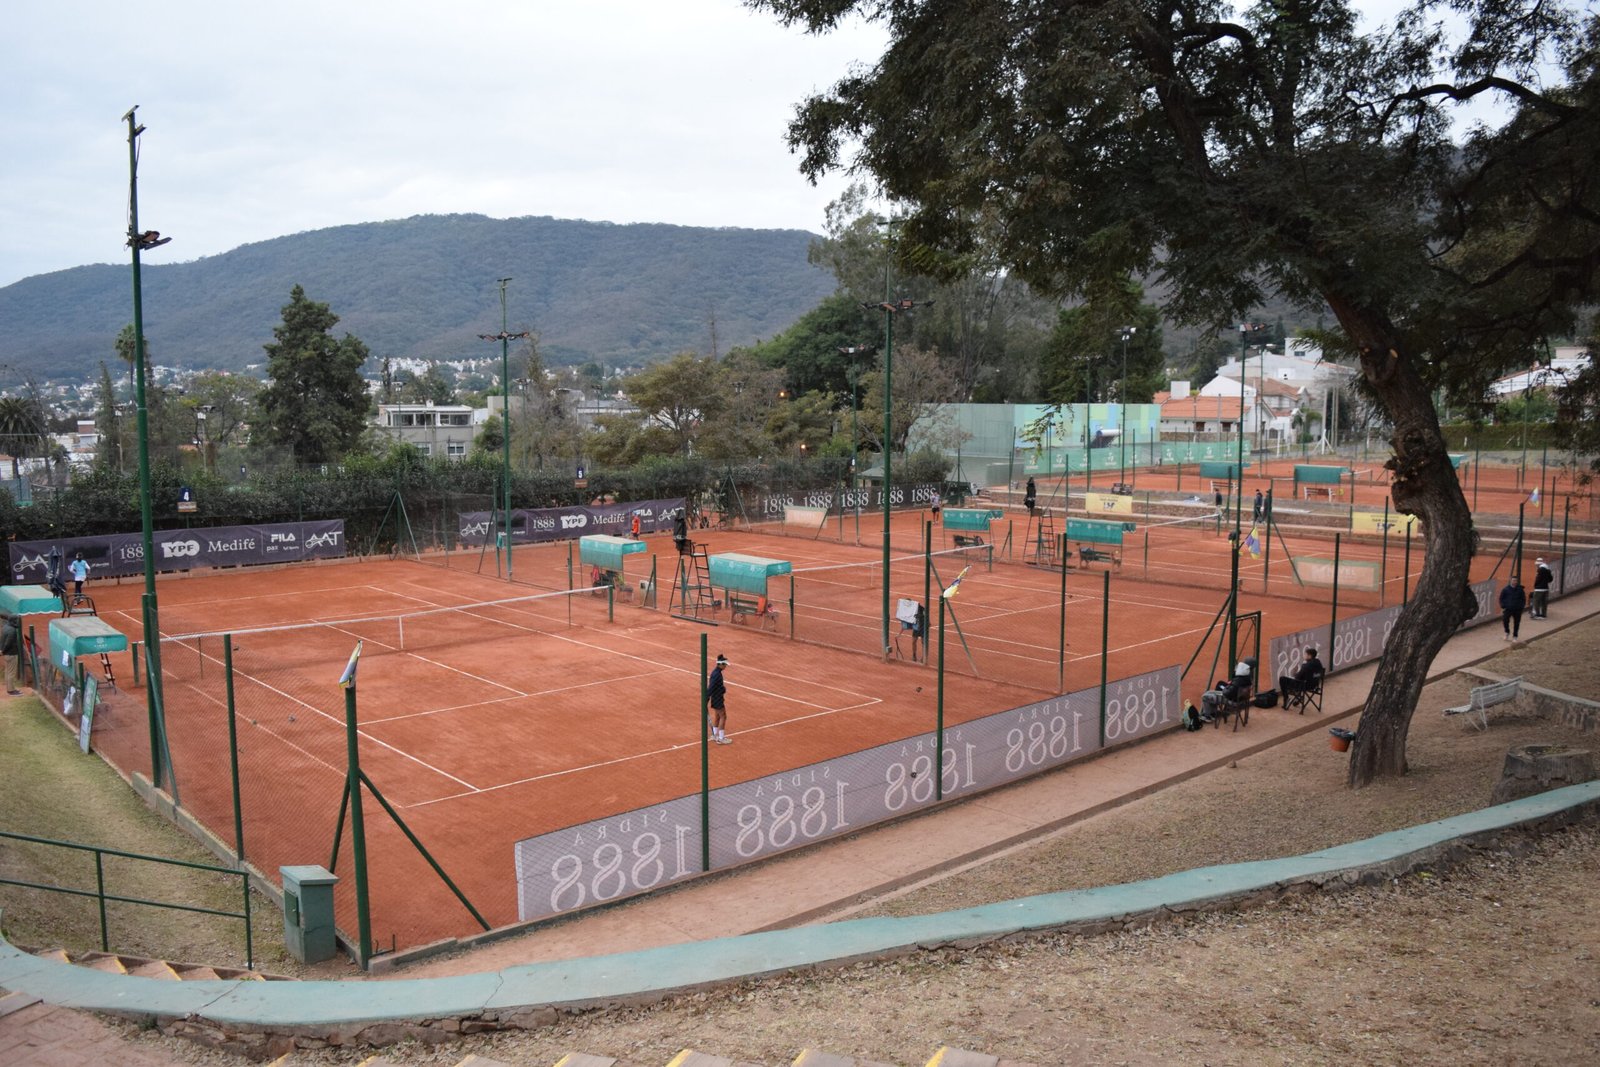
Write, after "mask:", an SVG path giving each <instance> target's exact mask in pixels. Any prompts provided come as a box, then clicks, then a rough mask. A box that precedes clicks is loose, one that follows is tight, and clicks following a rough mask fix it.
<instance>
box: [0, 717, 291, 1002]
mask: <svg viewBox="0 0 1600 1067" xmlns="http://www.w3.org/2000/svg"><path fill="white" fill-rule="evenodd" d="M0 751H4V752H5V753H6V762H5V767H6V770H5V773H4V774H0V830H7V831H10V832H12V833H21V834H30V835H33V836H36V837H46V838H50V839H52V840H57V841H69V842H72V843H74V844H80V845H94V846H99V847H103V848H114V849H118V850H120V851H123V852H137V853H140V854H143V855H149V856H160V857H163V858H166V859H175V860H183V861H186V862H189V863H203V864H209V865H213V866H221V864H219V863H218V861H217V859H216V857H215V856H213V855H212V854H211V853H209V852H207V851H206V850H205V849H203V848H201V847H200V845H199V844H198V843H196V842H195V841H194V840H193V839H192V838H190V837H189V836H188V835H187V834H185V833H183V832H182V831H181V830H179V829H178V828H177V827H175V826H173V825H172V824H171V823H169V822H167V821H166V820H165V819H164V818H162V817H161V816H159V815H157V814H156V813H155V812H153V811H151V810H150V809H149V808H148V807H147V806H146V805H145V804H144V802H143V801H142V800H140V799H139V797H138V795H137V794H135V793H134V791H133V790H132V788H130V787H129V785H128V783H127V782H125V781H124V780H123V779H122V778H121V777H120V776H119V775H118V774H117V773H116V772H115V771H114V770H112V769H111V768H110V767H109V766H107V765H106V763H105V762H104V761H103V760H101V759H100V758H99V757H98V756H95V755H93V754H89V755H85V754H84V753H83V752H81V751H80V750H79V748H78V741H77V737H76V736H75V735H74V734H73V733H72V732H71V731H69V730H68V729H66V728H65V726H64V725H63V723H62V720H61V718H60V716H58V715H57V714H56V713H55V712H54V711H52V710H51V709H49V708H48V707H46V706H45V704H44V703H43V702H42V701H40V700H39V699H38V698H36V697H31V696H29V697H18V698H14V699H11V700H7V701H5V702H4V703H3V704H0ZM101 873H102V874H103V876H104V879H105V890H106V892H107V893H109V894H112V895H116V896H122V897H136V898H139V899H142V900H157V901H163V902H167V903H176V904H185V905H189V906H191V907H203V908H213V909H217V910H224V911H233V912H237V911H240V910H241V909H242V907H243V904H244V900H243V894H242V891H241V887H240V882H239V879H238V878H237V877H232V876H228V875H221V874H211V873H208V872H204V871H195V870H190V869H187V868H181V867H172V866H168V865H165V864H156V863H148V862H142V861H137V860H131V859H125V858H121V857H111V856H108V857H105V858H104V860H103V865H102V872H101ZM0 878H7V879H12V880H19V881H26V882H32V883H36V884H39V885H51V886H61V887H68V888H73V889H80V890H87V891H91V892H92V891H93V890H94V889H95V885H96V878H97V876H96V867H95V856H94V854H93V853H91V852H84V851H80V850H76V849H64V848H54V847H50V846H46V845H38V844H33V843H29V842H22V841H15V840H11V839H6V838H0ZM0 908H3V909H4V930H5V934H6V937H8V938H9V939H10V940H11V941H12V942H13V943H16V944H22V945H30V946H36V947H60V948H66V949H68V950H70V951H86V950H91V949H99V948H100V912H99V906H98V904H97V902H96V901H95V900H94V899H93V898H92V897H79V896H71V895H68V894H64V893H53V892H47V891H45V890H41V889H29V888H24V887H21V886H12V885H0ZM250 908H251V915H252V920H253V921H252V928H253V929H254V936H255V942H256V953H255V955H256V966H257V967H264V968H266V969H271V970H279V971H281V970H283V969H284V967H285V965H286V961H285V959H284V956H283V953H282V944H281V942H282V919H281V916H280V914H279V912H278V911H277V909H276V908H275V907H274V906H273V905H272V902H271V901H270V900H269V899H267V898H266V897H264V896H262V895H261V894H259V893H254V894H252V896H251V901H250ZM106 926H107V933H108V940H109V945H110V948H111V950H112V951H113V952H125V953H129V954H132V955H138V956H157V957H162V958H167V959H175V960H186V961H195V962H204V963H213V964H220V965H225V966H243V965H244V962H245V944H244V924H243V922H242V921H240V920H238V919H229V918H224V917H221V916H210V915H202V914H198V913H194V912H182V911H173V910H169V909H165V908H154V907H149V906H145V905H137V904H118V903H110V904H107V905H106Z"/></svg>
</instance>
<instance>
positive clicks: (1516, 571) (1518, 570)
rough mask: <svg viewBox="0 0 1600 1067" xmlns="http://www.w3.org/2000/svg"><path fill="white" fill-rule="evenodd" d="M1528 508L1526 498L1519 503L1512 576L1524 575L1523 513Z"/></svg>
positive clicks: (1519, 576)
mask: <svg viewBox="0 0 1600 1067" xmlns="http://www.w3.org/2000/svg"><path fill="white" fill-rule="evenodd" d="M1527 509H1528V502H1527V501H1526V500H1524V501H1523V502H1522V503H1520V504H1518V505H1517V553H1516V556H1515V557H1514V558H1513V559H1512V560H1511V577H1513V578H1519V579H1520V578H1521V577H1522V515H1523V512H1525V511H1526V510H1527Z"/></svg>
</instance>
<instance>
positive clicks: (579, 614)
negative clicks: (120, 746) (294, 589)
mask: <svg viewBox="0 0 1600 1067" xmlns="http://www.w3.org/2000/svg"><path fill="white" fill-rule="evenodd" d="M610 618H611V602H610V600H609V599H608V598H607V597H606V596H605V595H604V593H603V592H602V593H597V592H596V591H595V590H593V589H574V590H564V591H558V592H550V593H538V594H531V595H528V596H520V597H511V598H508V599H503V600H488V601H480V602H476V603H470V604H453V605H443V606H439V607H432V608H424V609H421V610H418V611H411V612H404V613H401V614H396V615H352V616H347V617H342V618H336V619H324V620H318V621H315V622H305V623H294V624H289V625H282V626H261V627H253V628H241V629H234V630H231V631H227V632H223V631H207V632H197V633H183V634H175V635H172V636H168V637H163V638H162V640H161V667H162V671H163V672H164V674H165V675H166V676H167V677H168V678H169V679H176V680H179V681H189V680H191V679H194V678H201V677H204V676H205V675H206V674H207V673H210V672H215V673H216V674H218V675H220V674H221V670H222V664H223V660H224V652H225V649H224V645H223V642H224V641H225V640H231V641H232V642H233V660H234V666H235V669H236V670H239V671H243V672H245V673H250V674H254V673H258V672H262V671H266V670H271V669H281V668H286V667H303V666H310V665H314V664H319V663H334V662H338V661H341V660H343V659H345V658H346V657H348V656H349V655H350V650H351V648H353V647H354V646H355V643H356V642H357V641H360V642H362V645H363V653H362V654H363V655H364V656H380V655H388V654H397V653H402V652H410V653H415V652H420V651H423V650H431V649H441V648H447V647H450V646H453V645H464V644H482V643H485V642H491V641H502V640H506V639H508V638H517V637H526V636H530V635H533V634H543V633H555V632H559V631H562V630H567V629H570V628H572V627H575V626H590V625H598V624H601V623H604V622H607V621H610Z"/></svg>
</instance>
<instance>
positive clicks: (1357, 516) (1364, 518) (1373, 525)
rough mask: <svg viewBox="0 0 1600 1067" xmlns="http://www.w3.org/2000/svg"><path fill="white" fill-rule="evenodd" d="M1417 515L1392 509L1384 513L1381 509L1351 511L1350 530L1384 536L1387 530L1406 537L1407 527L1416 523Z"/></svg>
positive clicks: (1392, 533) (1397, 535)
mask: <svg viewBox="0 0 1600 1067" xmlns="http://www.w3.org/2000/svg"><path fill="white" fill-rule="evenodd" d="M1416 521H1417V517H1416V516H1415V515H1402V514H1400V513H1399V512H1398V511H1391V512H1389V514H1388V515H1387V517H1386V516H1385V515H1384V513H1383V512H1381V511H1352V512H1351V513H1350V532H1351V533H1358V534H1373V535H1375V536H1382V535H1383V532H1384V531H1385V530H1388V531H1389V533H1390V534H1391V535H1393V536H1396V537H1404V536H1405V535H1406V528H1407V527H1409V526H1412V525H1414V524H1415V523H1416Z"/></svg>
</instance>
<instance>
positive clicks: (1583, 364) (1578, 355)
mask: <svg viewBox="0 0 1600 1067" xmlns="http://www.w3.org/2000/svg"><path fill="white" fill-rule="evenodd" d="M1589 362H1590V356H1589V350H1588V349H1587V348H1582V347H1578V346H1571V347H1562V348H1558V349H1556V350H1555V352H1554V353H1552V358H1551V360H1550V364H1549V365H1548V366H1540V365H1539V364H1537V363H1535V364H1534V365H1533V366H1532V367H1529V368H1528V369H1527V370H1519V371H1516V372H1515V373H1513V374H1507V375H1506V376H1505V377H1503V378H1498V379H1496V380H1495V381H1494V382H1492V383H1491V384H1490V386H1489V393H1490V395H1491V396H1492V397H1494V398H1495V399H1496V400H1500V399H1504V398H1505V397H1509V396H1518V395H1520V394H1522V393H1525V392H1527V391H1529V390H1540V391H1549V390H1553V389H1560V388H1561V387H1562V386H1564V385H1566V384H1567V383H1568V382H1570V381H1571V380H1572V379H1573V378H1575V377H1577V376H1578V375H1579V374H1580V373H1582V372H1583V371H1584V370H1585V369H1586V368H1587V367H1588V366H1589Z"/></svg>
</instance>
